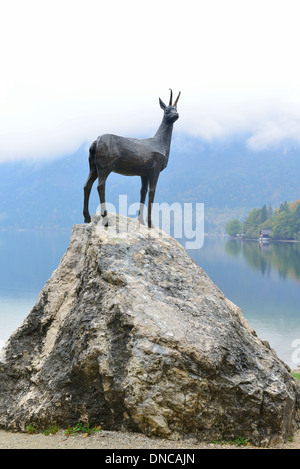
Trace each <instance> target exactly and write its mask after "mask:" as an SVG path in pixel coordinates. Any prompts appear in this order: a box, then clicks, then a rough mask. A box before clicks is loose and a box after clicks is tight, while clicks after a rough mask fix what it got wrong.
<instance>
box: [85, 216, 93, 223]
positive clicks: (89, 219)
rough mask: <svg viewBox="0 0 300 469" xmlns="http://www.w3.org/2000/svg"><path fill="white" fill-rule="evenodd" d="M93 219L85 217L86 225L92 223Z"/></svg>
mask: <svg viewBox="0 0 300 469" xmlns="http://www.w3.org/2000/svg"><path fill="white" fill-rule="evenodd" d="M91 221H92V220H91V217H85V219H84V223H91Z"/></svg>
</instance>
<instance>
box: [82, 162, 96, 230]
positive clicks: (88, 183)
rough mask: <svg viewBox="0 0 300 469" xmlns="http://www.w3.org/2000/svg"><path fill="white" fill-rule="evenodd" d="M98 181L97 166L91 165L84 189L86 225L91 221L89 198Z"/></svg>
mask: <svg viewBox="0 0 300 469" xmlns="http://www.w3.org/2000/svg"><path fill="white" fill-rule="evenodd" d="M96 179H97V170H96V167H95V166H94V167H92V165H90V174H89V176H88V178H87V181H86V183H85V185H84V188H83V190H84V202H83V216H84V222H85V223H90V221H91V216H90V213H89V198H90V193H91V189H92V185H93V184H94V182H95V180H96Z"/></svg>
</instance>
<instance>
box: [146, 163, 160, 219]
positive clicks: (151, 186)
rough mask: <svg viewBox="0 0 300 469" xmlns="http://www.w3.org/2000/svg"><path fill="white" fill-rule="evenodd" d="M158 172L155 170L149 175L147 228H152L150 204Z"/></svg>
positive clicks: (152, 200) (152, 199)
mask: <svg viewBox="0 0 300 469" xmlns="http://www.w3.org/2000/svg"><path fill="white" fill-rule="evenodd" d="M158 176H159V172H157V173H156V172H155V173H154V174H152V175H151V176H150V177H149V198H148V228H154V226H153V225H152V221H151V213H152V204H153V202H154V197H155V190H156V185H157V181H158Z"/></svg>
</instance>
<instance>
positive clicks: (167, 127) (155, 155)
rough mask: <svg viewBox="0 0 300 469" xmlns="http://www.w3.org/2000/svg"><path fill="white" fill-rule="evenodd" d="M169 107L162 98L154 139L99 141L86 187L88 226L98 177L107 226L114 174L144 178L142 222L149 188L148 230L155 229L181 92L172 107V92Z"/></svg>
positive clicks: (105, 138)
mask: <svg viewBox="0 0 300 469" xmlns="http://www.w3.org/2000/svg"><path fill="white" fill-rule="evenodd" d="M170 92H171V94H170V101H169V105H168V106H166V104H165V103H164V102H163V101H162V100H161V99H160V98H159V104H160V107H161V108H162V109H163V111H164V115H163V120H162V123H161V124H160V126H159V128H158V130H157V132H156V134H155V135H154V137H152V138H145V139H136V138H124V137H119V136H118V135H113V134H105V135H102V136H100V137H98V138H97V140H95V141H94V142H93V143H92V145H91V146H90V150H89V165H90V173H89V176H88V179H87V181H86V183H85V185H84V208H83V216H84V221H85V223H90V221H91V217H90V214H89V208H88V206H89V197H90V192H91V189H92V185H93V183H94V181H95V180H96V179H97V177H98V187H97V189H98V193H99V198H100V204H101V215H102V217H103V218H104V223H105V225H106V226H107V224H108V222H107V212H106V208H105V183H106V179H107V177H108V176H109V174H110V173H111V172H114V173H118V174H123V175H125V176H140V177H141V181H142V186H141V192H140V210H139V216H138V219H139V221H140V222H141V223H144V220H143V206H144V203H145V199H146V195H147V191H148V186H149V198H148V227H149V228H151V226H152V224H151V209H152V204H153V202H154V196H155V189H156V184H157V181H158V177H159V173H160V172H161V171H162V170H163V169H165V168H166V166H167V164H168V159H169V154H170V146H171V138H172V130H173V124H174V122H175V121H176V120H177V119H178V117H179V114H178V112H177V102H178V99H179V96H180V92H179V94H178V96H177V99H176V100H175V102H174V104H172V98H173V93H172V90H170Z"/></svg>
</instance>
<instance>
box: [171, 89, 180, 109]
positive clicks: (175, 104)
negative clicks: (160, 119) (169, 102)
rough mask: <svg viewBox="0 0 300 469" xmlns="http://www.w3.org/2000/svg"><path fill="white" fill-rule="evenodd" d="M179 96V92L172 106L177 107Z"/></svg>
mask: <svg viewBox="0 0 300 469" xmlns="http://www.w3.org/2000/svg"><path fill="white" fill-rule="evenodd" d="M180 95H181V91H179V94H178V96H177V98H176V101H175V103H174V104H173V106H174V107H176V106H177V103H178V99H179V96H180Z"/></svg>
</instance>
